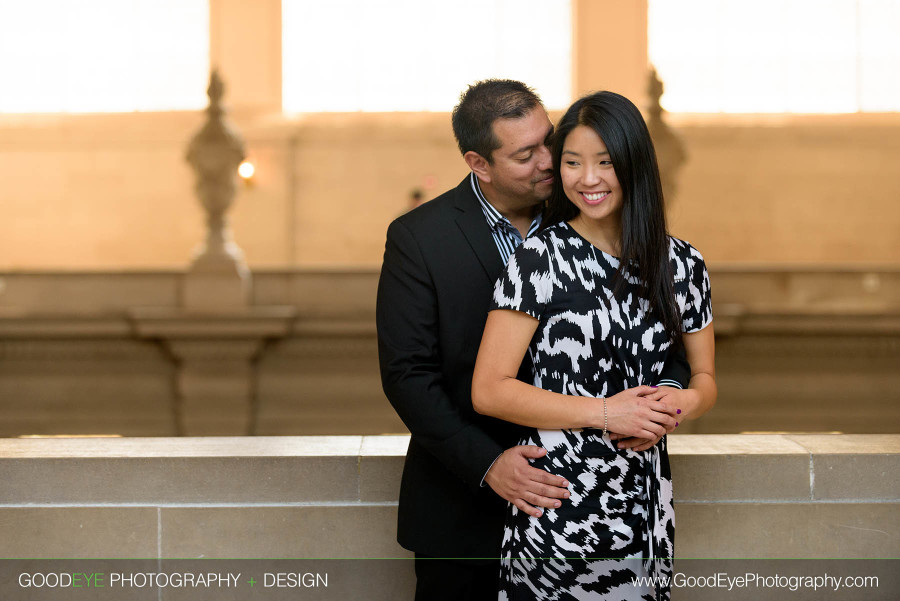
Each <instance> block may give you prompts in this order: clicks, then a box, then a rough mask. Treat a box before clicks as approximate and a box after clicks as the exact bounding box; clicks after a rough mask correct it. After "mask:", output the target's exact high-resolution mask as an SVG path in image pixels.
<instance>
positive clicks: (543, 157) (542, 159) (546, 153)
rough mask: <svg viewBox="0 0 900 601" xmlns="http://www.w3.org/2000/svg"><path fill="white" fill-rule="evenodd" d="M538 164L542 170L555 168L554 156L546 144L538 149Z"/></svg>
mask: <svg viewBox="0 0 900 601" xmlns="http://www.w3.org/2000/svg"><path fill="white" fill-rule="evenodd" d="M537 166H538V169H540V170H541V171H550V170H551V169H552V168H553V157H552V156H550V149H549V148H547V147H546V146H541V147H540V148H539V149H538V162H537Z"/></svg>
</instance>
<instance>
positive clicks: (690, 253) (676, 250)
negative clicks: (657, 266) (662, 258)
mask: <svg viewBox="0 0 900 601" xmlns="http://www.w3.org/2000/svg"><path fill="white" fill-rule="evenodd" d="M669 257H670V258H672V259H677V258H681V259H687V258H690V257H693V258H695V259H699V260H701V261H702V260H703V255H701V254H700V251H699V250H697V249H696V248H694V246H693V245H692V244H691V243H690V242H688V241H687V240H682V239H680V238H676V237H675V236H669Z"/></svg>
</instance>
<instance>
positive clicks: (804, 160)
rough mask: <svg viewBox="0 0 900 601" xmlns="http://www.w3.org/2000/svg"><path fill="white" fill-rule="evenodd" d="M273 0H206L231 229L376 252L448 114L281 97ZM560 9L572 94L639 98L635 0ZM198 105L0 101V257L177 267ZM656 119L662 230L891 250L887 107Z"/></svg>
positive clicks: (447, 145) (196, 234) (826, 256)
mask: <svg viewBox="0 0 900 601" xmlns="http://www.w3.org/2000/svg"><path fill="white" fill-rule="evenodd" d="M280 7H281V2H280V0H260V2H255V3H252V8H251V4H250V3H245V2H240V1H239V0H212V1H211V2H210V29H211V31H210V55H211V63H212V64H213V65H216V66H218V67H219V68H220V69H221V72H222V75H223V76H224V78H225V81H226V86H227V90H226V97H225V98H226V103H228V104H229V105H231V106H233V107H235V111H234V114H233V115H232V117H233V121H234V123H235V124H236V125H237V127H238V128H239V130H240V131H241V132H242V133H243V135H244V136H245V138H246V140H247V151H248V155H249V157H250V158H251V159H252V160H254V161H255V163H256V165H257V167H258V172H257V177H256V181H255V183H254V185H253V186H252V187H243V188H242V189H241V190H240V192H239V195H238V198H237V201H236V203H235V206H234V209H233V211H232V216H233V223H234V233H235V237H236V240H237V242H238V243H239V244H240V245H241V247H242V248H243V249H244V251H245V253H246V256H247V259H248V261H249V263H250V265H251V266H252V267H255V268H270V267H271V268H291V267H317V266H364V267H377V266H378V265H379V264H380V260H381V253H382V249H383V236H384V231H385V229H386V227H387V224H388V223H389V222H390V220H391V219H393V218H394V217H395V216H397V215H398V214H400V213H401V212H402V211H403V210H405V208H406V206H407V202H408V200H407V199H408V196H409V193H410V191H411V190H412V189H413V188H415V187H421V188H425V189H426V194H428V195H429V197H430V196H433V195H436V194H438V193H440V192H442V191H443V190H445V189H447V188H449V187H452V186H454V185H456V183H457V182H458V181H459V180H460V179H461V178H462V177H463V176H464V175H465V173H466V169H465V166H464V164H463V162H462V159H461V158H460V157H459V154H458V152H457V150H456V147H455V144H454V141H453V138H452V134H451V131H450V127H449V116H448V115H447V114H444V113H380V114H378V113H368V114H366V113H352V114H309V115H300V116H296V117H285V116H283V115H281V114H280V113H279V112H278V107H280V103H281V98H280V83H281V45H280V36H279V35H278V33H279V32H280V27H281V22H280ZM572 10H573V64H572V66H571V67H572V70H573V77H572V81H573V93H575V94H580V93H582V92H585V91H587V90H591V89H597V88H609V89H614V90H617V91H620V92H622V93H624V94H626V95H629V96H630V97H631V98H632V99H633V100H635V102H636V103H637V104H638V105H639V106H641V107H643V106H644V105H645V98H644V96H645V88H644V83H643V82H644V81H645V74H644V69H645V67H646V62H647V50H646V2H645V1H644V0H640V1H635V2H629V3H622V2H617V1H614V0H573V1H572ZM598 25H602V26H603V27H604V30H605V31H608V32H610V34H609V35H614V36H616V37H615V39H613V40H612V42H610V39H609V38H608V37H603V38H602V39H601V38H599V37H598V36H597V35H595V32H596V29H597V27H598ZM609 46H614V47H615V49H616V57H615V60H604V59H603V57H604V56H605V55H604V52H605V49H606V48H608V47H609ZM467 83H469V82H464V81H461V82H459V87H460V88H461V89H462V88H463V87H464V86H465V85H466V84H467ZM556 117H558V115H554V118H556ZM202 118H203V115H202V113H200V112H197V113H178V112H173V113H134V114H116V115H0V270H16V269H89V270H90V269H156V268H175V269H177V268H180V267H183V266H186V265H187V263H188V261H189V260H190V257H191V254H192V252H193V249H194V248H195V247H196V245H198V244H199V242H200V241H201V239H202V237H203V228H204V225H203V217H202V214H201V211H200V209H199V206H198V204H197V203H196V201H195V200H194V198H193V193H192V174H191V172H190V170H189V169H188V167H187V165H186V164H185V162H184V153H185V149H186V145H187V141H188V140H189V139H190V137H191V136H192V135H193V133H194V132H195V131H196V130H197V128H198V127H199V126H200V124H201V123H202ZM671 122H672V123H673V124H674V125H675V126H676V128H677V130H678V131H679V133H680V134H681V136H682V138H683V140H684V142H685V145H686V148H687V152H688V155H689V159H688V163H687V164H686V166H685V167H684V170H683V172H682V174H681V178H680V182H679V183H680V194H679V197H678V198H677V199H674V201H673V202H672V205H671V206H672V208H671V217H672V221H671V224H672V231H673V233H674V234H675V235H678V236H681V237H684V238H686V239H688V240H690V241H691V242H693V243H694V244H695V245H696V246H697V247H698V248H699V249H700V250H701V251H702V252H703V253H704V255H705V256H706V258H707V259H708V260H709V262H710V263H713V264H727V263H747V262H749V263H760V264H771V263H776V264H793V263H801V264H813V263H826V264H833V263H850V264H858V263H878V264H882V265H884V264H894V265H895V264H897V258H898V257H900V236H898V235H897V232H898V231H900V205H898V203H897V202H896V200H897V198H900V176H898V175H897V169H896V165H897V164H898V163H900V114H898V113H894V114H885V115H832V116H825V115H821V116H759V115H757V116H753V115H750V116H730V117H728V116H691V115H673V116H671Z"/></svg>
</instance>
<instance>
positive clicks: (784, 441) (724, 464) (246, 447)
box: [0, 434, 900, 505]
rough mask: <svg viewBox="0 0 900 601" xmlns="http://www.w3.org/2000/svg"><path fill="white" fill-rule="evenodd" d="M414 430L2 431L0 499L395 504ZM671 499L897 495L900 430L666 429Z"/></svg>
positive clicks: (862, 498)
mask: <svg viewBox="0 0 900 601" xmlns="http://www.w3.org/2000/svg"><path fill="white" fill-rule="evenodd" d="M408 442H409V437H408V436H402V435H396V436H309V437H293V436H285V437H279V436H272V437H233V438H212V437H210V438H71V439H66V438H49V439H0V478H2V481H4V482H6V483H7V484H6V486H4V487H3V489H2V490H0V504H7V505H26V504H27V505H35V504H54V503H81V504H86V505H93V504H109V503H114V504H125V505H168V504H176V505H177V504H204V503H208V504H215V503H239V504H248V505H253V504H273V503H276V504H277V503H286V504H292V503H312V502H325V501H331V502H341V503H395V502H396V500H397V493H398V490H399V483H400V475H401V473H402V469H403V458H404V456H405V453H406V447H407V445H408ZM669 449H670V456H671V463H672V471H673V474H674V481H675V490H676V500H677V502H681V503H709V502H725V503H727V502H757V503H770V502H795V503H796V502H816V501H823V502H825V501H843V500H852V501H866V502H885V501H900V491H898V490H897V487H896V485H895V482H894V479H893V478H892V477H890V474H896V473H898V471H900V435H750V434H745V435H693V434H681V435H673V436H671V437H670V442H669Z"/></svg>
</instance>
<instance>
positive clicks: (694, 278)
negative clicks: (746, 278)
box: [681, 244, 712, 334]
mask: <svg viewBox="0 0 900 601" xmlns="http://www.w3.org/2000/svg"><path fill="white" fill-rule="evenodd" d="M685 247H686V248H685V251H686V256H685V257H684V259H683V260H684V263H685V268H686V272H687V274H686V275H687V297H686V298H685V303H684V309H683V310H682V312H681V320H682V322H681V323H682V325H681V329H682V331H683V332H684V333H685V334H690V333H691V332H699V331H700V330H702V329H703V328H705V327H706V326H708V325H709V323H710V322H711V321H712V300H711V297H710V290H709V273H707V271H706V262H705V261H704V260H703V255H701V254H700V251H698V250H697V249H696V248H694V247H693V246H691V245H690V244H685Z"/></svg>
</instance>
